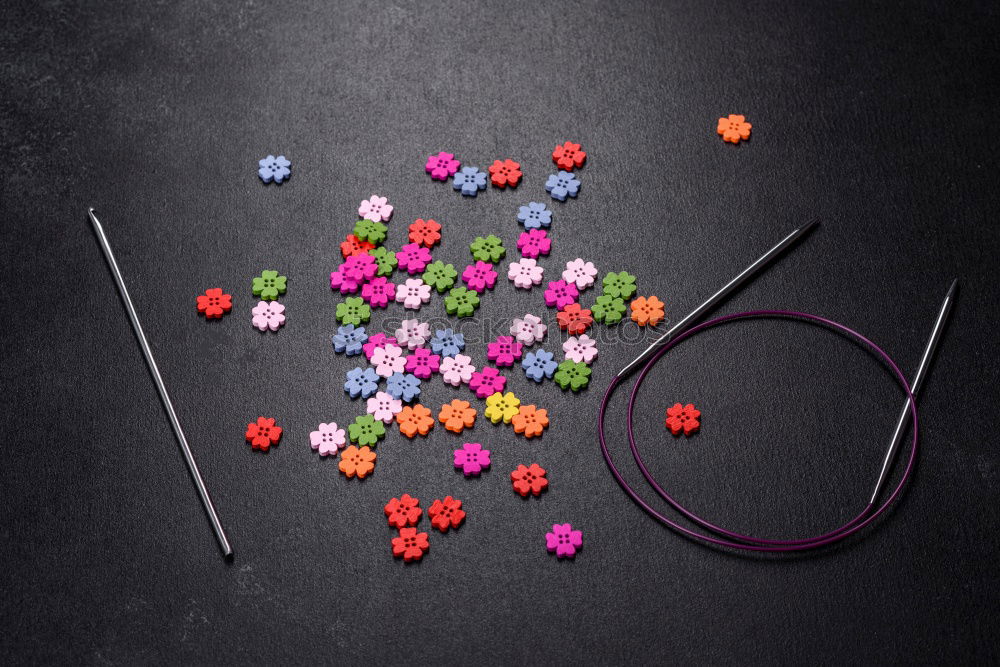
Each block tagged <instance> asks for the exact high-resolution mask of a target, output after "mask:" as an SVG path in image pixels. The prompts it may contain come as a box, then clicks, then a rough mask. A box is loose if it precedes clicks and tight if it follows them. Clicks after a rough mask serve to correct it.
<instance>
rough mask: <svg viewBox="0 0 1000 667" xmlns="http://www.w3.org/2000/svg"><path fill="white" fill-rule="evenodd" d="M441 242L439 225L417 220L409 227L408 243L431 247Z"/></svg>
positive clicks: (432, 221)
mask: <svg viewBox="0 0 1000 667" xmlns="http://www.w3.org/2000/svg"><path fill="white" fill-rule="evenodd" d="M440 240H441V225H439V224H438V223H437V222H435V221H434V220H430V219H428V220H424V219H423V218H417V219H416V221H414V223H413V224H412V225H410V243H416V244H417V245H422V246H427V247H428V248H430V247H432V246H433V245H434V244H435V243H437V242H438V241H440Z"/></svg>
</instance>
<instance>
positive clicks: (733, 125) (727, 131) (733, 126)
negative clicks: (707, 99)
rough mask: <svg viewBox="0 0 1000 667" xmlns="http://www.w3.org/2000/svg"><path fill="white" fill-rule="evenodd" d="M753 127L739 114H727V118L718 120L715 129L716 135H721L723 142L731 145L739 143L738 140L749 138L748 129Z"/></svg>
mask: <svg viewBox="0 0 1000 667" xmlns="http://www.w3.org/2000/svg"><path fill="white" fill-rule="evenodd" d="M752 127H753V125H751V124H750V123H748V122H747V119H746V117H744V116H741V115H739V114H729V117H728V118H720V119H719V125H718V126H717V127H716V128H715V131H716V133H718V134H720V135H722V140H723V141H728V142H729V143H732V144H738V143H740V139H744V140H746V139H749V138H750V129H751V128H752Z"/></svg>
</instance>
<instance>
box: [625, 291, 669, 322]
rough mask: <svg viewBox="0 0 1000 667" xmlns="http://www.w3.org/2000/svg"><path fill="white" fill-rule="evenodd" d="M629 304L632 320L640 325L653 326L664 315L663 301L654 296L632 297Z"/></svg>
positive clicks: (661, 319)
mask: <svg viewBox="0 0 1000 667" xmlns="http://www.w3.org/2000/svg"><path fill="white" fill-rule="evenodd" d="M629 306H630V307H631V308H632V321H633V322H635V323H636V324H638V325H639V326H640V327H644V326H651V327H655V326H656V325H657V324H659V323H660V322H662V321H663V318H664V317H666V313H665V312H664V310H663V306H664V304H663V302H662V301H660V300H659V299H658V298H656V297H655V296H650V297H645V296H639V297H636V298H635V299H632V303H630V304H629Z"/></svg>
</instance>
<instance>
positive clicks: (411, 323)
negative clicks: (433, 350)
mask: <svg viewBox="0 0 1000 667" xmlns="http://www.w3.org/2000/svg"><path fill="white" fill-rule="evenodd" d="M430 337H431V325H429V324H427V323H426V322H421V321H420V320H403V321H402V322H400V323H399V328H398V329H396V340H398V341H399V344H400V345H402V346H404V347H406V349H408V350H413V349H416V348H418V347H420V346H421V345H423V344H425V343H426V342H427V339H429V338H430Z"/></svg>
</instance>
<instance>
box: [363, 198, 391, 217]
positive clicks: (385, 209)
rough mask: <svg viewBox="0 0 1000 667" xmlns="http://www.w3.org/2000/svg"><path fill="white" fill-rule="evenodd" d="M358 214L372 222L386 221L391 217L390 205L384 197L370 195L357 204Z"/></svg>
mask: <svg viewBox="0 0 1000 667" xmlns="http://www.w3.org/2000/svg"><path fill="white" fill-rule="evenodd" d="M358 215H360V216H361V217H362V218H365V219H366V220H371V221H373V222H387V221H388V220H389V218H391V217H392V206H391V205H390V204H389V200H388V199H387V198H386V197H379V196H378V195H372V196H371V197H369V198H368V199H365V200H364V201H362V202H361V205H360V206H358Z"/></svg>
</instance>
